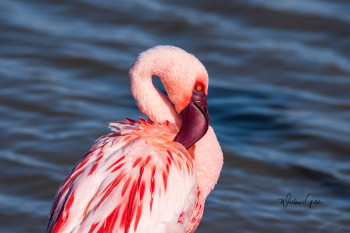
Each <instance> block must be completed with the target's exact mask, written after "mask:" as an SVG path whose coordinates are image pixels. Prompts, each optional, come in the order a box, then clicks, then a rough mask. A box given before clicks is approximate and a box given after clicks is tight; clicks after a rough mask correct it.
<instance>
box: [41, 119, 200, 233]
mask: <svg viewBox="0 0 350 233" xmlns="http://www.w3.org/2000/svg"><path fill="white" fill-rule="evenodd" d="M127 120H128V121H127V122H114V123H111V124H110V127H111V128H112V130H114V131H115V132H114V133H111V134H109V135H106V136H104V137H101V138H100V139H98V140H97V142H96V144H95V145H94V146H93V147H92V148H91V149H90V151H89V152H88V153H87V154H86V155H85V156H83V157H82V159H81V160H80V161H79V162H78V164H77V165H76V166H75V167H74V169H73V170H72V171H71V173H70V174H68V176H67V177H66V179H65V181H64V183H63V185H62V186H61V188H60V190H59V191H58V193H57V196H56V200H55V203H54V206H53V208H52V211H51V214H50V218H49V225H48V229H47V232H81V233H86V232H89V233H97V232H104V233H110V232H125V233H127V232H130V233H131V232H143V233H146V232H155V233H157V232H185V229H186V224H188V222H189V219H190V217H191V214H192V212H193V209H194V206H195V203H196V171H195V167H194V164H193V159H192V157H191V156H190V155H189V154H188V153H187V151H186V150H185V149H184V148H183V147H182V146H180V145H179V144H178V143H175V142H172V139H173V137H174V136H175V134H176V125H174V124H171V123H169V122H166V123H163V124H160V123H157V124H154V123H153V122H149V121H145V120H143V119H140V120H139V121H133V120H129V119H127ZM179 217H180V218H179Z"/></svg>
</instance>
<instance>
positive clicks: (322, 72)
mask: <svg viewBox="0 0 350 233" xmlns="http://www.w3.org/2000/svg"><path fill="white" fill-rule="evenodd" d="M349 12H350V2H349V1H345V0H343V1H340V0H338V1H332V0H317V1H316V0H279V1H262V0H245V1H243V0H241V1H228V0H227V1H224V0H219V1H205V0H204V1H203V0H202V1H199V0H198V1H191V2H189V1H184V0H177V1H170V0H168V1H160V0H158V1H157V0H148V1H143V0H128V1H117V0H113V1H112V0H110V1H96V0H85V1H83V0H76V1H55V0H53V1H44V0H41V1H40V0H32V1H26V0H2V1H1V2H0V116H1V120H0V130H1V134H0V142H1V143H0V232H2V233H10V232H11V233H12V232H44V231H45V229H46V223H47V217H48V215H49V211H50V209H51V205H52V201H53V198H54V195H55V193H56V191H57V189H58V187H59V185H60V183H61V181H62V180H63V179H64V177H65V175H66V174H67V173H68V172H69V171H70V170H71V169H72V167H73V166H74V164H75V163H76V161H77V160H78V159H79V158H80V157H81V155H82V154H84V153H85V151H87V149H88V148H89V147H90V146H91V145H92V144H93V142H94V140H95V139H97V138H98V137H99V136H101V135H103V134H106V133H108V132H109V130H108V128H107V122H109V121H114V120H121V119H123V118H124V116H128V117H129V118H138V117H139V116H141V115H140V113H139V111H138V109H137V107H136V105H135V103H134V100H133V99H132V97H131V95H130V93H129V81H128V68H129V67H130V66H131V64H132V63H133V61H134V59H135V58H136V57H137V55H138V54H139V53H140V52H142V51H144V50H146V49H147V48H150V47H153V46H155V45H159V44H171V45H175V46H179V47H181V48H183V49H185V50H186V51H189V52H191V53H193V54H195V55H196V56H197V57H198V58H199V59H200V60H201V61H202V63H203V64H204V65H205V66H206V68H207V70H208V73H209V76H210V88H209V96H208V104H209V110H210V117H211V125H212V126H213V128H214V129H215V131H216V133H217V136H218V138H219V141H220V144H221V146H222V148H223V151H224V156H225V162H224V168H223V171H222V173H221V177H220V179H219V182H218V184H217V186H216V187H215V189H214V191H213V192H212V193H211V195H210V196H209V197H208V199H207V202H206V206H205V211H204V217H203V220H202V222H201V224H200V225H199V228H198V230H197V231H196V232H201V233H205V232H240V233H253V232H254V233H258V232H259V233H261V232H288V233H289V232H290V233H295V232H306V233H308V232H317V233H319V232H332V233H335V232H342V233H347V232H350V157H349V156H350V137H349V135H350V14H349ZM288 193H290V194H291V196H292V199H291V200H294V198H296V199H297V200H298V201H303V200H304V199H305V198H306V196H307V195H308V194H312V196H309V200H310V199H312V200H314V201H316V200H319V201H320V202H321V203H318V204H314V205H312V206H311V208H309V207H308V206H305V205H303V204H299V205H293V204H289V205H288V206H283V205H282V204H281V200H280V199H282V200H285V198H286V196H287V194H288ZM284 207H286V208H284Z"/></svg>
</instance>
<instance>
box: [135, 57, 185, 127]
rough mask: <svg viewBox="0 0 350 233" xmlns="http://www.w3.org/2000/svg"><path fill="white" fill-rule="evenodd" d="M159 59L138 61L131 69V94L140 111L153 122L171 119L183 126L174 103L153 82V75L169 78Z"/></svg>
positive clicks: (161, 78)
mask: <svg viewBox="0 0 350 233" xmlns="http://www.w3.org/2000/svg"><path fill="white" fill-rule="evenodd" d="M160 70H161V69H160V67H157V61H152V60H149V61H147V62H144V61H142V62H141V61H136V62H135V64H134V65H133V67H132V68H131V69H130V72H129V76H130V82H131V85H130V87H131V94H132V95H133V97H134V98H135V101H136V104H137V106H138V108H139V109H140V111H141V112H142V113H143V114H144V115H146V116H147V117H148V118H149V119H150V120H152V121H153V122H164V121H167V120H168V121H169V122H172V123H176V124H177V125H178V127H180V126H181V118H180V116H179V114H178V113H177V112H176V110H175V107H174V104H173V103H172V102H171V101H170V100H169V99H168V97H167V96H165V95H164V94H163V93H162V92H161V91H159V90H158V89H157V88H156V87H155V86H154V84H153V82H152V76H153V75H157V76H158V77H159V78H160V80H161V81H162V83H164V82H163V79H165V78H168V77H165V76H164V73H163V72H160Z"/></svg>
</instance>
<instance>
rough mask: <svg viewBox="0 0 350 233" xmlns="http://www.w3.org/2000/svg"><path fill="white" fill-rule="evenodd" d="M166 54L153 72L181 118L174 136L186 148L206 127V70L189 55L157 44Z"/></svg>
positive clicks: (199, 136)
mask: <svg viewBox="0 0 350 233" xmlns="http://www.w3.org/2000/svg"><path fill="white" fill-rule="evenodd" d="M156 49H159V50H160V52H162V53H165V55H164V54H163V56H161V57H162V58H163V59H161V60H158V61H159V62H160V63H162V64H161V66H159V67H162V68H161V69H160V70H159V71H158V72H159V73H156V75H158V76H159V77H161V80H162V83H163V85H164V88H165V90H166V92H167V94H168V97H169V99H170V100H171V102H172V103H173V104H174V107H175V109H176V112H177V113H178V114H179V115H180V116H181V118H182V125H181V128H180V130H179V132H178V134H177V135H176V137H175V141H176V142H179V143H181V144H182V145H183V146H184V147H185V148H186V149H188V148H189V147H191V146H192V145H193V144H195V143H196V142H197V141H198V140H200V139H201V138H202V137H203V136H204V135H205V134H206V132H207V130H208V127H209V113H208V105H207V93H208V73H207V71H206V69H205V67H204V65H203V64H202V63H201V62H200V61H199V60H198V59H197V58H196V57H195V56H193V55H192V54H189V53H187V52H185V51H184V50H182V49H179V48H177V47H173V46H159V47H156Z"/></svg>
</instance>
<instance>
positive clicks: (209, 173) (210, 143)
mask: <svg viewBox="0 0 350 233" xmlns="http://www.w3.org/2000/svg"><path fill="white" fill-rule="evenodd" d="M194 155H195V158H194V162H195V165H196V169H197V188H198V190H200V194H201V195H202V197H204V199H205V198H206V197H207V196H208V194H209V193H210V192H211V190H212V189H213V188H214V186H215V184H216V183H217V181H218V179H219V175H220V171H221V169H222V165H223V153H222V151H221V147H220V145H219V142H218V140H217V138H216V135H215V132H214V130H213V128H212V127H210V126H209V129H208V132H207V133H206V134H205V135H204V136H203V137H202V138H201V139H200V140H199V141H198V142H197V143H196V144H195V149H194ZM204 199H203V200H204Z"/></svg>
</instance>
